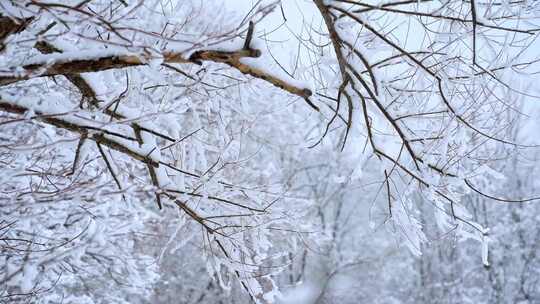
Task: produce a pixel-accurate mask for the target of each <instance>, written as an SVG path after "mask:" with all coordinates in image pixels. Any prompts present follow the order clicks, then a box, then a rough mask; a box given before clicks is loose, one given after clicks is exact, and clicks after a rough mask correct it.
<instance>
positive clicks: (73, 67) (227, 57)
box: [0, 49, 312, 98]
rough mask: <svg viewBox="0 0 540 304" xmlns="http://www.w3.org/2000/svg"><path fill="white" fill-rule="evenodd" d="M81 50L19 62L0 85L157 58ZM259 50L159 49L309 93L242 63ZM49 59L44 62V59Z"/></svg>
mask: <svg viewBox="0 0 540 304" xmlns="http://www.w3.org/2000/svg"><path fill="white" fill-rule="evenodd" d="M80 53H81V52H70V53H64V56H55V55H51V57H50V58H47V57H45V58H44V59H43V60H41V61H40V62H38V63H32V64H28V65H25V66H23V67H22V68H23V69H24V72H22V73H19V72H12V73H3V75H2V76H0V85H6V84H11V83H15V82H18V81H22V80H28V79H32V78H37V77H46V76H56V75H70V74H71V75H72V74H78V73H89V72H100V71H105V70H111V69H120V68H127V67H132V66H141V65H146V64H148V62H149V61H150V60H153V59H157V58H154V57H152V56H144V55H140V56H139V55H133V54H127V53H126V54H110V53H103V54H97V55H96V54H93V55H90V54H87V55H86V56H84V54H80ZM260 54H261V53H260V51H259V50H255V49H247V50H245V49H242V50H239V51H234V52H226V51H211V50H209V51H197V52H195V53H193V54H192V55H191V56H190V57H189V58H185V57H184V54H181V53H174V52H166V53H163V54H162V56H163V58H162V60H163V63H195V64H202V62H203V61H211V62H218V63H225V64H227V65H229V66H230V67H233V68H235V69H237V70H239V71H240V72H241V73H243V74H248V75H251V76H253V77H255V78H259V79H262V80H265V81H267V82H269V83H271V84H273V85H274V86H277V87H279V88H281V89H283V90H285V91H287V92H289V93H291V94H294V95H297V96H300V97H302V98H308V97H310V96H311V95H312V93H311V91H310V90H309V89H306V88H300V87H297V86H295V85H294V84H291V83H289V82H287V81H286V80H283V79H280V78H278V77H276V76H273V75H271V74H269V73H267V72H265V71H263V70H261V69H258V68H255V67H252V66H250V65H248V64H245V63H242V62H241V61H240V60H241V58H245V57H248V58H256V57H259V56H260ZM51 61H52V62H53V63H52V64H48V62H51Z"/></svg>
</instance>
